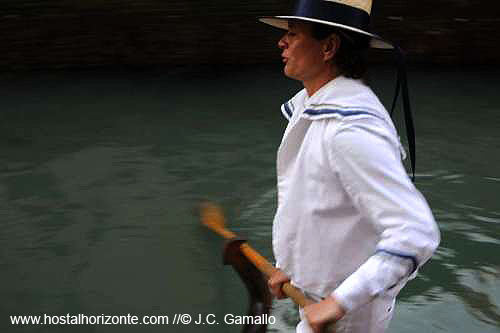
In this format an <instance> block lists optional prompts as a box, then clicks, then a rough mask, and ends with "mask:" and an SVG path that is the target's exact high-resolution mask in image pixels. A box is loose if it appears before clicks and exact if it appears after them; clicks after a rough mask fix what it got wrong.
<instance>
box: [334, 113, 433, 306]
mask: <svg viewBox="0 0 500 333" xmlns="http://www.w3.org/2000/svg"><path fill="white" fill-rule="evenodd" d="M383 122H384V120H381V119H377V118H373V119H372V118H369V119H358V120H356V121H350V122H345V123H344V122H343V123H341V124H340V125H339V126H338V127H337V128H336V130H335V132H334V134H333V135H332V136H331V137H329V138H327V141H326V147H327V154H328V157H329V162H330V164H331V167H332V168H333V170H334V171H335V172H336V174H337V175H338V177H339V179H340V181H341V183H342V185H343V187H344V188H345V190H346V192H347V194H348V195H349V197H350V198H351V199H352V201H353V204H354V206H355V207H356V208H357V209H358V210H359V212H360V213H361V214H362V216H364V217H365V218H366V220H368V221H370V223H373V225H374V227H375V229H376V230H377V231H378V232H379V235H380V240H379V242H378V244H377V247H376V249H375V250H374V253H373V255H372V256H371V257H370V258H368V260H367V261H366V262H364V263H363V264H361V266H360V267H359V268H358V269H357V270H356V271H354V272H353V273H352V274H351V275H350V276H349V277H348V278H347V279H346V280H344V281H343V282H342V283H341V284H340V286H339V287H338V288H337V289H336V290H335V291H334V292H333V294H332V295H333V296H334V297H335V298H336V299H337V300H338V301H339V302H340V303H341V304H342V305H343V306H344V307H345V310H346V311H351V310H354V309H356V308H358V307H360V306H361V305H363V304H365V303H367V302H369V301H370V300H371V299H373V298H374V297H377V296H380V295H381V294H390V295H392V296H394V297H395V296H396V295H397V293H398V292H399V290H401V288H403V286H404V285H405V284H406V282H407V281H408V279H410V278H413V277H414V276H415V275H416V272H417V270H418V267H420V266H421V265H423V264H424V263H425V262H426V261H427V260H428V259H429V258H430V257H431V255H432V254H433V252H434V251H435V249H436V248H437V246H438V244H439V240H440V236H439V231H438V228H437V225H436V223H435V221H434V217H433V216H432V213H431V211H430V208H429V206H428V204H427V202H426V201H425V199H424V197H423V196H422V194H421V193H420V192H419V191H418V190H417V189H416V188H415V186H414V185H413V183H412V182H411V180H410V179H409V177H408V175H407V173H406V171H405V169H404V166H403V164H402V161H401V157H400V152H399V139H398V138H397V137H396V135H395V133H393V132H392V131H391V130H390V129H389V128H388V127H387V126H386V125H385V124H384V123H383Z"/></svg>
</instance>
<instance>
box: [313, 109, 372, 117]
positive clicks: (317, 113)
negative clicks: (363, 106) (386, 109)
mask: <svg viewBox="0 0 500 333" xmlns="http://www.w3.org/2000/svg"><path fill="white" fill-rule="evenodd" d="M304 113H305V114H308V115H311V116H321V115H324V114H340V115H341V116H344V117H348V116H359V115H369V116H373V117H377V118H380V117H379V116H377V115H376V114H373V113H370V112H366V111H355V110H353V111H349V110H338V109H320V110H315V109H306V110H305V111H304Z"/></svg>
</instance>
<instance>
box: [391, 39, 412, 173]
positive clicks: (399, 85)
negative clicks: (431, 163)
mask: <svg viewBox="0 0 500 333" xmlns="http://www.w3.org/2000/svg"><path fill="white" fill-rule="evenodd" d="M394 49H395V52H396V58H397V63H398V64H397V66H398V69H397V78H396V91H395V92H394V99H393V100H392V107H391V117H392V115H393V113H394V108H395V107H396V102H397V100H398V97H399V91H400V90H401V91H402V96H403V112H404V117H405V127H406V138H407V140H408V146H409V149H410V164H411V171H412V179H411V180H412V181H413V182H414V181H415V155H416V151H415V126H414V125H413V115H412V113H411V107H410V94H409V92H408V78H407V76H406V62H405V55H404V53H403V50H401V48H399V47H398V46H394Z"/></svg>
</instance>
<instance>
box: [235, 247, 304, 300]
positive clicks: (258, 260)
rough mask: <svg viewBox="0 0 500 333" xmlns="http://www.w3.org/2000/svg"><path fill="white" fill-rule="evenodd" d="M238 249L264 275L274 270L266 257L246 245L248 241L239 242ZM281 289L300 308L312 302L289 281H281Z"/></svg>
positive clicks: (269, 274) (267, 275)
mask: <svg viewBox="0 0 500 333" xmlns="http://www.w3.org/2000/svg"><path fill="white" fill-rule="evenodd" d="M240 249H241V252H242V253H243V254H244V255H245V256H246V257H247V258H248V260H250V261H251V262H252V263H253V264H254V265H255V267H257V269H258V270H259V271H261V272H262V273H264V275H265V276H266V277H268V278H269V277H270V276H271V275H272V274H273V273H274V272H275V271H276V268H275V267H274V266H273V265H272V264H271V263H270V262H269V261H268V260H267V259H266V258H264V257H263V256H261V255H260V254H259V253H258V252H257V251H255V250H254V249H253V248H252V247H251V246H250V245H248V243H243V244H241V246H240ZM281 290H282V291H283V293H284V294H285V295H287V296H288V297H290V298H291V299H292V300H293V301H294V302H295V304H297V305H298V306H300V307H302V308H303V307H304V306H306V305H309V304H312V303H314V301H313V300H311V299H309V298H307V297H306V295H304V294H303V293H302V292H301V291H300V290H299V289H297V288H296V287H294V286H293V285H292V284H291V283H290V282H285V283H283V286H282V287H281Z"/></svg>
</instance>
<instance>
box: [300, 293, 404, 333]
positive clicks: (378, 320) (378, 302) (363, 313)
mask: <svg viewBox="0 0 500 333" xmlns="http://www.w3.org/2000/svg"><path fill="white" fill-rule="evenodd" d="M394 305H395V299H393V298H382V297H377V298H375V299H374V300H373V301H371V302H370V303H367V304H365V305H363V306H362V307H360V308H359V309H356V310H354V311H351V312H349V313H347V314H346V315H345V316H344V317H343V318H342V319H340V320H339V321H338V322H337V323H336V324H335V325H333V326H331V327H330V328H331V329H330V330H328V332H325V333H333V332H335V333H384V332H385V330H386V329H387V327H388V326H389V322H390V321H391V319H392V315H393V313H394ZM299 312H300V319H301V320H300V322H299V324H298V325H297V329H296V332H297V333H312V329H311V327H310V326H309V324H308V323H307V321H306V320H305V317H304V314H303V312H302V309H300V310H299Z"/></svg>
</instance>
